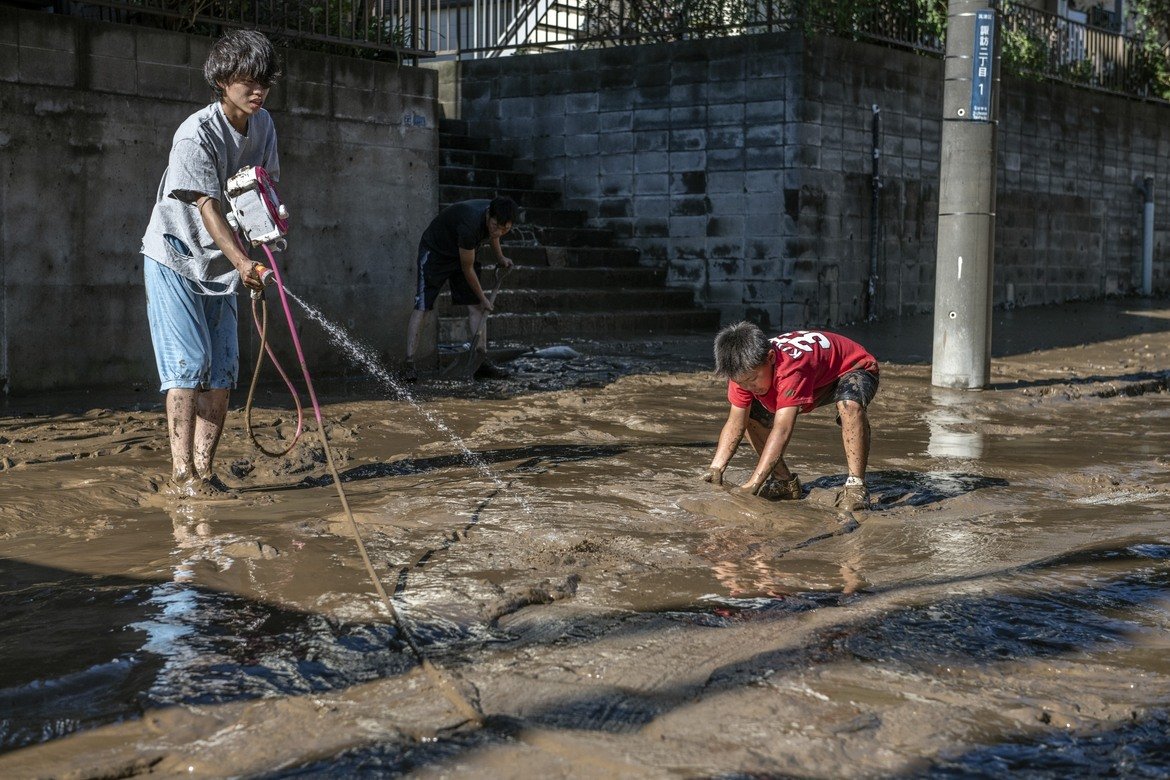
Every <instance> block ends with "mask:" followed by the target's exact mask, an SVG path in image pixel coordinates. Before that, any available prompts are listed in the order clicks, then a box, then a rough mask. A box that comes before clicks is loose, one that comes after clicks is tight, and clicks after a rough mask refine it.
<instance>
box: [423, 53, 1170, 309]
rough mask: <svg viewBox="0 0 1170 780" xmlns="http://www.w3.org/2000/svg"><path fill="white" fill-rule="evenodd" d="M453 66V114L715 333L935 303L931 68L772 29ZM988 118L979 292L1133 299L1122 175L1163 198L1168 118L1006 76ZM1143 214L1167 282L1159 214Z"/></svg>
mask: <svg viewBox="0 0 1170 780" xmlns="http://www.w3.org/2000/svg"><path fill="white" fill-rule="evenodd" d="M449 67H450V70H449V72H447V73H445V74H443V75H442V76H441V78H440V81H441V83H442V85H443V88H442V98H443V100H444V109H445V110H446V111H447V112H448V115H457V116H459V117H460V118H462V119H465V120H468V121H470V123H471V126H472V128H473V129H474V130H475V131H476V132H477V133H479V134H483V135H488V136H492V137H494V138H497V139H499V140H500V143H501V144H502V145H504V146H506V147H508V148H509V149H510V150H511V151H513V152H515V153H516V154H519V155H520V156H522V157H524V158H527V159H528V160H529V162H530V164H531V165H532V169H533V170H534V171H537V172H538V173H540V174H541V175H542V176H543V177H544V178H545V184H547V185H548V186H553V187H557V188H560V189H562V190H563V191H564V192H565V194H566V196H567V197H568V198H569V199H570V201H571V202H572V203H573V204H574V205H576V206H578V207H581V208H585V209H586V210H587V211H588V212H589V214H590V217H591V219H592V220H593V221H594V222H595V223H596V224H599V225H600V224H604V225H609V226H613V227H615V228H616V229H617V230H618V231H619V232H620V233H621V234H622V235H623V236H624V237H625V238H626V239H627V240H628V241H629V242H630V243H631V244H632V245H634V246H637V247H638V248H640V249H641V250H642V253H643V261H644V262H645V263H648V264H665V265H666V266H667V267H668V268H669V271H670V279H671V281H672V282H673V283H675V284H681V285H689V286H692V287H694V288H695V289H696V290H697V292H698V295H699V298H700V300H701V301H703V302H704V303H705V304H706V305H708V306H711V307H714V308H718V309H719V310H720V311H721V313H722V315H723V318H724V320H725V321H730V320H734V319H739V318H742V317H748V318H751V319H754V320H756V321H759V322H761V323H762V324H765V325H768V326H769V327H772V328H789V327H799V326H803V325H810V324H816V325H831V324H833V323H840V322H849V321H854V320H857V319H859V318H861V317H863V316H866V315H867V314H869V313H871V312H872V313H876V314H880V315H882V316H889V315H897V314H909V313H915V312H927V311H930V310H931V309H932V308H933V303H934V265H935V247H934V241H935V232H936V228H937V224H936V223H937V213H938V181H939V170H940V135H941V119H940V117H941V105H942V87H943V84H942V63H941V61H940V60H939V59H937V58H933V57H928V56H921V55H917V54H914V53H911V52H904V51H899V50H894V49H888V48H884V47H880V46H875V45H870V44H864V43H858V42H853V41H844V40H837V39H811V40H805V39H803V38H801V37H800V36H799V35H796V34H775V35H755V36H748V37H743V38H734V39H721V40H708V41H686V42H678V43H672V44H661V45H653V46H641V47H624V48H610V49H602V50H593V51H586V52H578V53H563V54H544V55H529V56H517V57H505V58H499V59H494V60H478V61H467V62H463V63H460V64H459V65H458V66H449ZM456 67H457V68H458V69H457V70H456V69H455V68H456ZM875 107H876V108H877V109H879V111H878V115H879V117H880V136H879V142H878V149H879V151H880V158H879V178H880V184H881V187H880V190H879V192H878V212H877V214H878V220H877V224H878V238H877V240H876V247H877V252H876V268H877V274H876V279H877V283H876V288H875V298H874V300H873V302H872V305H871V304H869V303H868V302H867V295H868V286H869V284H868V282H869V277H870V268H871V257H872V254H873V253H872V252H871V246H873V244H871V239H872V233H873V221H872V220H871V215H872V213H873V207H872V202H873V193H874V187H873V185H874V177H873V176H872V161H873V143H872V137H873V136H872V130H873V122H874V108H875ZM1000 111H1001V117H1002V121H1001V124H1000V132H999V137H998V150H999V151H998V161H997V166H998V214H997V231H996V241H997V247H996V258H995V262H996V269H995V301H996V302H997V303H998V304H1020V305H1025V304H1038V303H1051V302H1059V301H1066V300H1071V299H1079V298H1094V297H1100V296H1103V295H1109V294H1115V293H1126V292H1131V291H1133V290H1134V289H1135V288H1137V287H1140V283H1141V272H1140V252H1141V222H1140V220H1141V196H1140V193H1139V192H1138V190H1137V189H1136V187H1135V179H1136V178H1138V177H1140V176H1142V175H1152V176H1154V177H1155V180H1156V187H1157V191H1158V192H1159V193H1170V169H1168V167H1167V160H1168V159H1170V158H1168V156H1167V152H1168V151H1170V121H1168V120H1170V107H1167V106H1166V105H1164V104H1156V103H1149V102H1141V101H1136V100H1129V99H1125V98H1121V97H1115V96H1110V95H1105V94H1101V93H1094V92H1089V91H1085V90H1079V89H1075V88H1073V87H1069V86H1065V85H1060V84H1054V83H1048V82H1033V81H1024V80H1020V79H1011V78H1009V79H1006V80H1005V81H1004V83H1003V84H1002V85H1001V92H1000ZM1161 197H1162V200H1165V199H1166V197H1165V196H1161ZM1157 213H1158V216H1157V219H1156V232H1155V239H1156V241H1155V243H1156V247H1155V287H1156V288H1159V289H1163V290H1164V289H1167V288H1168V287H1170V280H1168V276H1167V274H1168V258H1167V255H1168V251H1170V247H1168V239H1170V218H1168V217H1167V214H1170V211H1168V210H1167V208H1165V207H1160V208H1159V210H1158V212H1157Z"/></svg>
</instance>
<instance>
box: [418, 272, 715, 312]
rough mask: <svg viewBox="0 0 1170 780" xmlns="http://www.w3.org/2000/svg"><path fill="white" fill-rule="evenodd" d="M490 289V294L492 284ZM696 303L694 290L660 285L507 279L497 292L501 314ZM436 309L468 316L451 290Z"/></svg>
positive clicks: (644, 308) (676, 306)
mask: <svg viewBox="0 0 1170 780" xmlns="http://www.w3.org/2000/svg"><path fill="white" fill-rule="evenodd" d="M510 279H511V277H509V279H508V281H510ZM488 292H489V294H490V292H491V291H490V288H489V290H488ZM694 305H695V293H694V290H691V289H690V288H683V287H673V288H666V289H658V290H655V291H654V293H653V294H652V295H647V294H646V291H645V290H638V289H632V290H622V289H618V290H609V289H598V288H585V289H574V288H571V287H565V288H555V289H523V288H509V287H507V281H505V284H504V286H502V287H501V288H500V291H499V293H497V295H496V310H497V311H498V312H499V313H501V314H502V313H506V312H510V313H513V314H522V313H531V312H550V311H551V312H559V313H561V314H568V313H570V312H603V311H608V312H614V313H616V312H623V311H640V310H641V311H651V310H661V309H674V310H686V309H692V308H694ZM435 311H436V312H438V313H439V315H440V316H466V307H462V306H454V305H452V303H451V294H450V292H447V291H444V292H443V293H442V294H441V295H440V296H439V299H438V300H437V301H436V302H435Z"/></svg>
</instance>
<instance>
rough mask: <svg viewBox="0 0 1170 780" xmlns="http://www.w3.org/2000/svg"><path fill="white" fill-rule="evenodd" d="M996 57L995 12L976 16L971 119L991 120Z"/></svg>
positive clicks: (986, 12)
mask: <svg viewBox="0 0 1170 780" xmlns="http://www.w3.org/2000/svg"><path fill="white" fill-rule="evenodd" d="M994 56H995V11H992V10H990V9H987V10H983V11H979V12H977V13H976V14H975V47H974V51H973V52H972V56H971V113H970V114H969V116H970V117H971V119H976V120H982V121H984V122H988V121H990V120H991V74H992V70H993V68H992V63H993V62H994Z"/></svg>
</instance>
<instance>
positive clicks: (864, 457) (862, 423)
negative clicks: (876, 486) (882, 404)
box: [837, 401, 869, 480]
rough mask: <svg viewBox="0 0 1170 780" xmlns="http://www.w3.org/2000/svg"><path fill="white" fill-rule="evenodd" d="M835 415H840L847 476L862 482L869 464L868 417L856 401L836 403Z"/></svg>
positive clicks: (863, 408)
mask: <svg viewBox="0 0 1170 780" xmlns="http://www.w3.org/2000/svg"><path fill="white" fill-rule="evenodd" d="M837 413H838V414H840V415H841V443H842V444H844V446H845V463H846V465H847V466H848V467H849V476H851V477H857V478H858V479H861V480H864V479H865V469H866V466H867V465H868V464H869V415H867V414H866V413H865V407H864V406H862V405H861V404H859V403H857V402H856V401H838V402H837Z"/></svg>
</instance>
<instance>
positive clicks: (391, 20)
mask: <svg viewBox="0 0 1170 780" xmlns="http://www.w3.org/2000/svg"><path fill="white" fill-rule="evenodd" d="M420 4H421V0H312V2H308V1H307V0H300V1H299V2H298V1H297V0H293V1H292V2H277V0H86V2H84V3H73V2H69V1H68V0H58V2H56V3H55V4H54V10H55V11H56V12H58V13H66V14H71V15H76V16H84V17H89V18H97V19H100V20H103V21H112V22H123V23H130V24H139V25H144V26H156V27H164V28H167V29H173V30H179V31H183V32H192V33H200V32H208V33H214V32H216V31H218V30H219V29H220V28H224V27H229V28H233V27H234V28H240V27H248V28H251V29H256V30H260V31H261V32H264V33H266V34H268V35H270V36H272V37H274V38H284V39H287V40H289V41H294V42H300V43H301V44H304V43H311V44H315V45H321V46H327V47H328V46H335V47H344V48H354V49H359V50H362V51H365V52H368V53H369V54H371V55H373V56H381V55H384V56H390V57H394V58H397V59H399V60H401V59H403V58H415V59H417V58H420V57H433V56H434V51H433V50H431V49H428V48H426V47H422V46H417V45H414V42H416V41H420V40H422V38H423V33H424V30H425V27H426V25H425V21H426V20H425V18H424V16H423V15H422V14H421V13H420V10H421V9H420V8H419V6H420Z"/></svg>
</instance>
